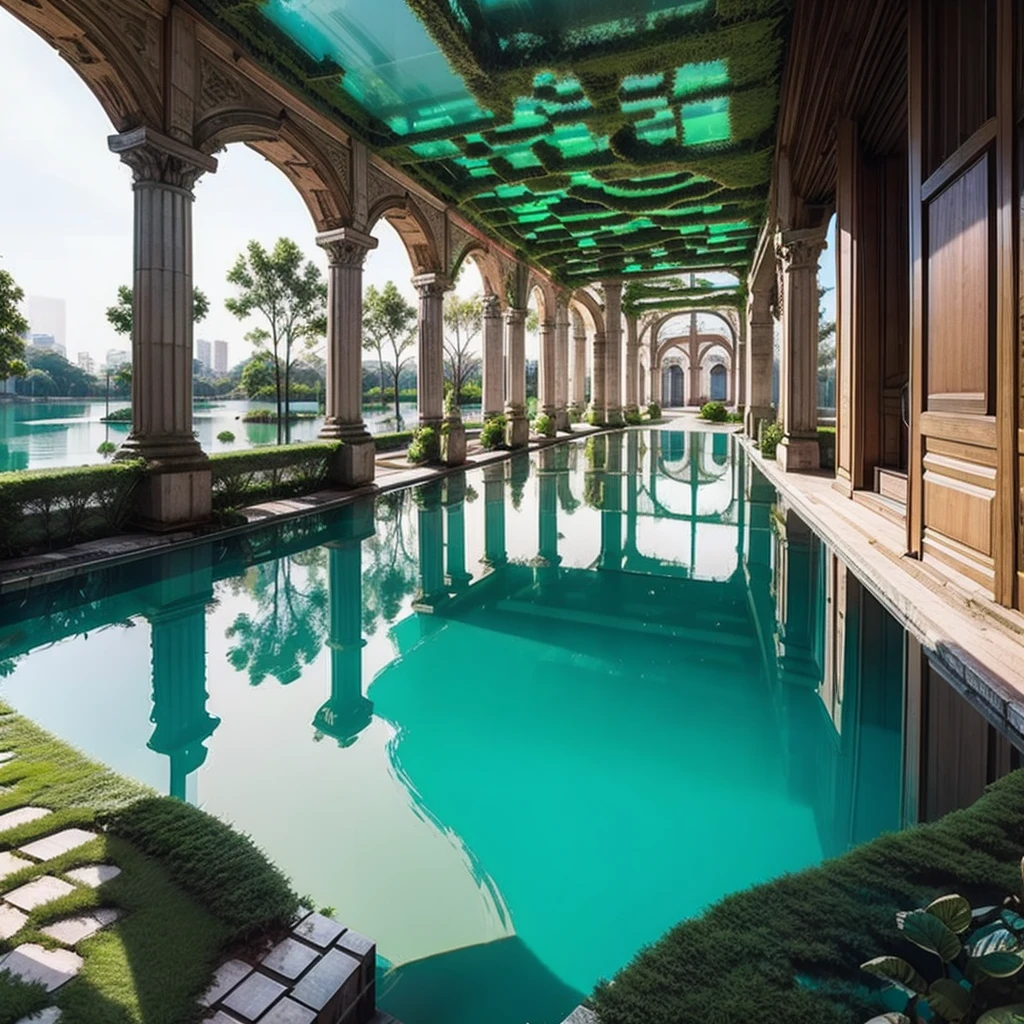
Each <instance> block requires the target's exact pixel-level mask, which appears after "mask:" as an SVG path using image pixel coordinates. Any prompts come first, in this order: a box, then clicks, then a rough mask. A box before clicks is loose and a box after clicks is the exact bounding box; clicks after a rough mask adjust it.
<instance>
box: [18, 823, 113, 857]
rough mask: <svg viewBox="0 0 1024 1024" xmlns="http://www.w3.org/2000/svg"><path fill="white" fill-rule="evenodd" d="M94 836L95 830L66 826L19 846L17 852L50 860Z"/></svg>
mask: <svg viewBox="0 0 1024 1024" xmlns="http://www.w3.org/2000/svg"><path fill="white" fill-rule="evenodd" d="M95 838H96V833H95V832H86V831H85V829H84V828H66V829H64V830H63V831H61V832H54V833H53V835H51V836H43V838H42V839H37V840H36V841H35V842H34V843H27V844H26V845H25V846H21V847H19V848H18V852H19V853H23V854H25V856H26V857H32V858H34V859H35V860H52V859H53V858H54V857H60V856H61V855H62V854H65V853H67V852H68V851H69V850H73V849H75V847H77V846H81V845H82V844H83V843H87V842H89V840H90V839H95Z"/></svg>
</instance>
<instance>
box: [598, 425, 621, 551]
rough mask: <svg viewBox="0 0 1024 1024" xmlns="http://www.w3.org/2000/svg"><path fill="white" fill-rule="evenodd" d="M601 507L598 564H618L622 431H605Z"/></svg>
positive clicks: (619, 548)
mask: <svg viewBox="0 0 1024 1024" xmlns="http://www.w3.org/2000/svg"><path fill="white" fill-rule="evenodd" d="M607 440H608V454H607V459H606V462H605V473H604V503H603V505H602V507H601V568H602V569H621V568H622V435H621V434H609V435H608V439H607Z"/></svg>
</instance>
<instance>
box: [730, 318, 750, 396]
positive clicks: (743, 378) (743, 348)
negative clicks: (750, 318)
mask: <svg viewBox="0 0 1024 1024" xmlns="http://www.w3.org/2000/svg"><path fill="white" fill-rule="evenodd" d="M731 385H732V397H733V401H734V404H735V406H736V408H737V409H743V408H745V407H746V404H747V321H746V318H745V317H740V323H739V330H738V331H737V332H736V361H735V364H734V365H733V368H732V381H731Z"/></svg>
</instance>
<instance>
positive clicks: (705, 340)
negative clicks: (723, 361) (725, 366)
mask: <svg viewBox="0 0 1024 1024" xmlns="http://www.w3.org/2000/svg"><path fill="white" fill-rule="evenodd" d="M698 338H699V339H700V340H699V341H698V342H697V360H698V361H699V362H701V363H703V362H704V358H705V356H707V354H708V353H709V352H712V351H714V350H715V349H716V348H720V349H723V350H724V351H725V355H726V358H727V360H728V361H729V362H730V363H731V362H732V361H733V358H734V357H735V355H736V352H735V349H734V348H733V346H732V343H731V342H730V341H729V339H728V338H726V337H725V335H724V334H701V335H698Z"/></svg>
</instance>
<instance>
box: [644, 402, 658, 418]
mask: <svg viewBox="0 0 1024 1024" xmlns="http://www.w3.org/2000/svg"><path fill="white" fill-rule="evenodd" d="M647 415H648V416H649V417H650V418H651V419H652V420H660V419H661V406H660V405H658V403H657V402H648V403H647Z"/></svg>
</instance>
